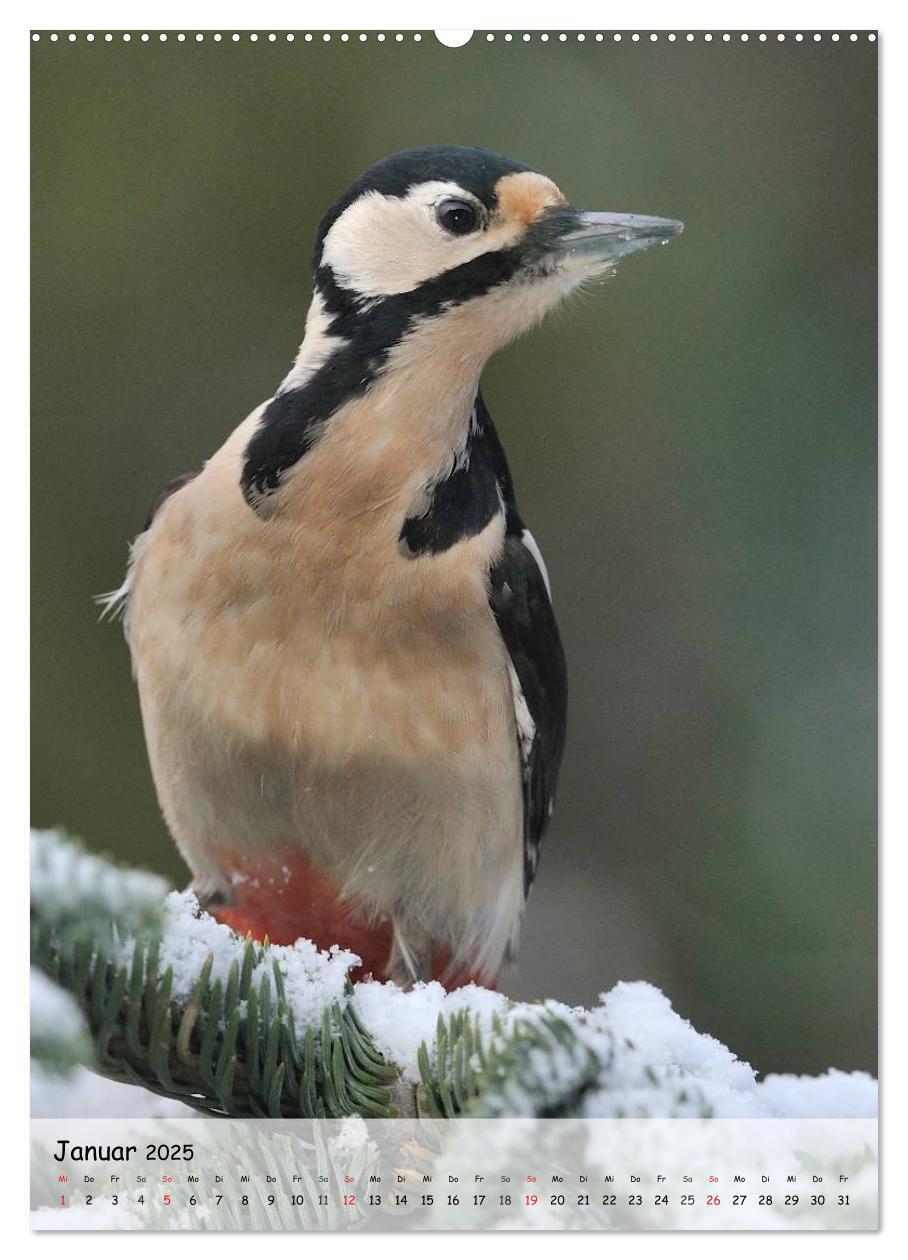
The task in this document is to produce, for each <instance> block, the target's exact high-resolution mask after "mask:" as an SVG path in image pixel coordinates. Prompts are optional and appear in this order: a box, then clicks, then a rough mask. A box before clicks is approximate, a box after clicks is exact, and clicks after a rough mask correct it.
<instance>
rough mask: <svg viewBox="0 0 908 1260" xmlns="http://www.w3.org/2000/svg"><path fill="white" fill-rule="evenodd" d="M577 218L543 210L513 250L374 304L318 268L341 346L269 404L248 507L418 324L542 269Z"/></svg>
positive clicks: (255, 445)
mask: <svg viewBox="0 0 908 1260" xmlns="http://www.w3.org/2000/svg"><path fill="white" fill-rule="evenodd" d="M574 218H575V212H574V211H572V210H569V209H561V208H553V209H552V210H550V211H547V212H546V213H545V214H544V215H543V216H541V217H540V219H538V220H537V222H536V223H535V224H533V226H532V227H531V228H530V229H529V231H528V232H527V233H526V234H525V236H524V237H523V239H522V240H521V241H520V242H519V244H517V245H516V246H512V247H511V248H509V249H503V250H493V251H489V252H488V253H486V254H480V255H479V256H478V257H477V258H472V259H470V260H469V261H468V262H465V263H461V265H460V266H459V267H452V268H451V269H450V270H449V271H444V272H442V273H441V275H438V276H435V277H433V278H432V279H431V280H426V281H425V282H424V283H423V284H421V285H419V287H418V288H416V289H413V290H411V291H410V292H408V293H394V294H391V295H389V296H388V297H383V298H380V299H378V300H374V299H369V298H362V297H360V296H359V295H357V294H355V293H352V292H351V291H350V290H348V289H344V288H342V287H341V286H340V285H339V284H338V283H337V281H336V280H335V278H334V273H333V271H332V270H331V268H330V267H326V266H322V267H319V268H318V270H317V271H316V274H315V284H316V288H317V290H318V292H319V293H320V294H321V297H322V300H323V302H324V309H325V313H326V314H327V315H328V316H329V318H330V323H329V325H328V327H327V329H326V333H327V335H328V336H330V337H337V338H340V339H342V341H343V342H344V344H343V345H341V346H340V348H339V349H337V350H335V352H334V353H333V354H332V355H331V357H330V358H329V359H327V360H326V362H325V363H323V364H322V365H321V367H319V368H318V369H317V370H316V371H315V372H314V373H313V374H312V376H311V377H310V378H309V379H308V380H307V381H306V383H305V384H304V385H301V386H299V387H295V388H294V387H291V388H290V389H286V390H284V391H282V392H281V393H279V394H276V395H275V397H274V398H273V399H272V400H271V402H270V403H269V404H268V406H267V407H266V408H265V411H264V412H263V414H262V418H261V420H260V421H259V425H258V428H257V429H256V431H255V433H254V434H253V436H252V438H251V440H250V442H249V445H248V446H247V448H246V456H245V461H244V465H243V472H242V475H241V479H240V484H241V487H242V491H243V495H244V497H245V498H246V501H247V502H248V503H249V504H250V505H251V506H253V507H256V506H257V505H258V504H259V503H260V502H261V501H262V499H264V498H265V497H267V496H268V495H269V494H272V493H273V492H274V491H275V490H277V489H278V488H279V487H280V484H281V481H282V478H283V477H284V475H285V474H286V473H287V472H288V471H289V469H291V468H292V467H293V466H294V464H296V463H297V462H298V461H299V460H300V459H302V457H303V456H304V455H305V454H306V452H307V451H308V450H310V449H311V447H312V446H313V445H314V443H315V442H316V441H317V440H318V436H319V434H320V431H321V429H322V427H323V424H324V422H327V421H328V420H329V419H330V418H331V416H332V415H333V414H334V413H335V412H336V411H337V410H338V408H339V407H341V406H342V405H343V404H344V403H345V402H347V401H348V400H349V399H351V398H356V397H359V396H361V395H362V394H364V393H365V392H366V390H367V389H368V388H369V386H370V385H371V384H372V382H373V381H374V380H375V379H376V377H377V376H379V375H380V374H381V372H382V371H383V370H384V368H385V366H386V364H387V361H388V356H389V355H390V353H391V351H392V350H393V349H394V347H395V346H396V345H398V344H399V343H400V342H401V340H402V339H403V338H404V337H405V336H406V335H407V333H409V332H411V331H412V329H413V328H414V327H415V325H416V324H417V323H418V322H419V321H420V320H425V319H431V318H432V317H434V316H437V315H440V314H441V313H442V312H443V311H444V310H447V309H450V308H451V307H453V306H459V305H460V304H461V303H463V302H467V301H469V300H470V299H471V298H476V297H481V296H482V295H483V294H485V293H488V292H489V291H490V290H491V289H493V288H495V287H496V285H499V284H504V283H506V282H507V281H509V280H511V279H512V278H513V277H514V276H515V275H516V274H517V272H518V271H520V270H522V269H527V270H528V279H529V276H530V275H531V274H532V272H533V270H534V269H535V268H537V267H541V268H544V267H545V266H546V261H547V258H548V257H549V247H550V245H551V243H552V241H553V239H555V238H556V237H557V236H558V235H559V234H560V233H561V232H563V231H564V230H565V227H566V226H569V224H570V223H571V222H572V221H573V219H574Z"/></svg>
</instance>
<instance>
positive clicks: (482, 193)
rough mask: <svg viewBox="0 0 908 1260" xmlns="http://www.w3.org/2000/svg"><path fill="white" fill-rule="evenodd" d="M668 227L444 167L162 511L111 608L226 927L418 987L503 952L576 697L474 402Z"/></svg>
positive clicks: (173, 806)
mask: <svg viewBox="0 0 908 1260" xmlns="http://www.w3.org/2000/svg"><path fill="white" fill-rule="evenodd" d="M678 230H680V225H678V224H675V223H672V222H670V221H668V220H662V219H645V218H641V217H639V216H627V215H613V214H607V215H603V214H592V215H591V214H585V213H581V212H579V211H577V210H574V209H572V208H571V207H570V206H568V205H567V203H566V201H565V199H564V197H563V195H562V194H561V192H560V191H559V189H558V188H557V187H556V185H555V184H553V183H552V181H551V180H549V179H548V178H547V177H545V176H543V175H540V174H539V173H537V172H535V171H533V170H531V169H530V168H529V167H527V166H525V165H523V164H522V163H519V162H514V161H513V160H511V159H507V158H502V157H500V156H499V155H496V154H492V153H489V152H486V151H484V150H479V149H465V148H443V147H435V148H425V149H416V150H408V151H405V152H403V153H400V154H396V155H394V156H393V157H392V158H388V159H385V160H384V161H383V162H379V163H377V164H376V165H375V166H374V167H372V168H370V170H369V171H367V172H366V173H365V174H364V175H363V176H361V177H360V178H359V179H358V180H357V181H355V183H354V184H353V185H352V186H351V188H350V189H349V190H348V191H347V193H346V194H344V196H343V197H342V198H341V199H340V200H339V201H338V202H337V203H336V204H335V206H334V207H332V209H331V210H330V211H329V212H328V214H327V215H326V216H325V218H324V219H323V220H322V223H321V226H320V228H319V232H318V235H317V240H316V250H315V263H314V295H313V301H312V305H311V307H310V311H309V316H308V319H307V322H306V333H305V337H304V340H303V343H302V346H301V347H300V351H299V354H298V356H297V358H296V361H295V363H294V365H293V367H292V368H291V370H290V372H289V373H288V375H287V377H286V379H285V380H284V382H283V383H282V384H281V386H280V388H279V389H278V390H277V392H276V393H275V395H274V397H273V398H271V399H270V400H269V401H268V402H267V403H265V404H264V405H263V406H262V407H260V408H258V409H257V410H256V411H255V412H253V414H252V415H251V416H249V417H248V418H247V420H246V421H244V422H243V423H242V424H241V425H240V426H239V427H238V428H237V429H235V430H234V432H233V433H232V434H231V435H230V437H228V439H227V440H226V442H225V443H224V445H223V446H222V447H221V448H220V450H218V451H217V452H215V454H214V455H213V456H212V457H211V458H210V459H209V460H208V461H207V462H206V463H205V465H204V466H203V468H202V469H201V470H200V471H199V472H198V473H196V474H191V475H187V476H186V477H184V478H180V479H178V480H177V481H176V482H174V483H172V484H171V485H170V486H169V487H168V488H167V491H165V492H164V494H162V495H161V496H160V497H159V500H158V503H157V504H156V508H155V511H154V512H153V513H152V517H151V518H150V520H149V522H148V524H147V526H146V529H145V531H144V532H143V533H142V534H141V535H140V536H139V538H138V539H137V540H136V543H135V544H134V547H133V553H132V554H133V558H132V564H131V569H130V572H129V574H128V576H127V580H126V583H125V584H124V586H123V588H121V592H120V595H121V596H122V597H123V599H124V600H125V603H126V624H127V634H128V638H129V643H130V648H131V652H132V658H133V665H134V669H135V673H136V679H137V683H138V687H139V694H140V699H141V702H142V714H143V721H144V725H145V732H146V738H147V743H148V748H149V756H150V759H151V764H152V770H153V773H154V777H155V783H156V786H157V790H158V796H159V799H160V801H161V805H162V808H163V811H164V814H165V817H166V820H167V823H168V825H169V827H170V829H171V831H172V833H173V835H174V837H175V839H176V841H177V843H178V845H179V847H180V849H181V851H182V852H183V854H184V856H185V858H186V860H187V862H188V864H189V866H190V867H191V869H192V871H193V875H194V881H195V886H196V888H197V889H198V891H199V893H200V896H201V897H202V898H203V899H204V900H205V901H206V902H207V903H208V904H209V905H210V906H211V907H212V910H213V912H214V913H217V914H218V916H219V917H220V918H222V919H223V920H224V921H226V922H228V923H231V924H233V926H235V927H237V928H238V929H240V930H244V931H245V930H251V931H253V932H254V933H256V934H258V935H264V934H266V933H267V935H268V936H269V937H270V938H271V940H273V941H282V940H293V939H295V937H296V936H299V935H305V936H308V937H310V938H311V939H313V940H315V941H316V942H317V943H318V944H319V945H321V946H323V947H327V946H330V945H332V944H335V943H337V944H340V945H342V946H347V947H349V948H352V949H353V950H355V951H356V952H357V953H359V954H360V956H361V958H362V960H363V966H364V968H366V969H368V970H371V971H373V972H374V973H376V974H385V975H388V976H390V977H392V978H394V979H397V980H399V981H401V982H409V981H411V980H412V979H414V978H425V977H428V976H430V975H433V974H434V975H437V976H441V977H442V978H444V979H445V980H447V981H448V982H454V981H456V980H463V979H465V978H467V977H472V978H476V979H479V980H482V981H485V982H490V981H492V980H494V978H495V977H496V976H497V975H498V972H499V970H500V968H501V965H502V962H503V960H504V959H505V958H506V957H507V956H509V955H510V954H512V953H513V949H514V944H515V941H516V936H517V931H518V927H519V923H520V918H521V913H522V910H523V904H524V900H525V897H526V893H527V891H528V890H529V887H530V884H531V883H532V881H533V878H534V877H535V874H536V869H537V864H538V857H539V849H540V844H541V841H542V837H543V833H544V831H545V828H546V824H547V821H548V818H549V815H550V814H551V811H552V803H553V800H554V795H555V789H556V785H557V779H558V771H559V767H560V764H561V758H562V752H563V748H564V736H565V721H566V705H567V676H566V669H565V661H564V654H563V651H562V647H561V642H560V639H559V635H558V629H557V626H556V623H555V618H554V614H553V612H552V605H551V600H550V592H549V589H548V578H547V575H546V571H545V565H544V563H543V562H542V558H541V555H540V553H539V549H538V547H537V546H536V544H535V542H534V540H533V538H532V536H531V534H530V533H529V531H528V530H527V529H526V527H525V526H524V524H523V521H522V520H521V517H520V515H519V513H518V509H517V504H516V500H515V495H514V488H513V484H512V480H511V476H510V473H509V470H508V466H507V461H506V459H505V455H504V451H503V448H502V445H501V442H500V440H499V437H498V434H497V433H496V430H495V427H494V425H493V424H492V420H491V417H490V416H489V414H488V411H487V410H486V407H485V404H484V402H483V400H482V396H481V394H480V392H479V380H480V376H481V373H482V369H483V367H484V365H485V363H486V361H487V359H488V358H489V356H490V355H491V354H492V353H494V352H495V350H497V349H500V348H502V347H503V346H505V345H506V344H507V343H508V342H509V341H511V340H512V339H513V338H514V337H515V336H517V335H519V334H520V333H521V332H523V331H525V330H526V329H528V328H529V327H531V326H532V325H533V324H534V323H535V322H537V321H538V320H539V319H540V318H541V317H542V316H543V315H544V314H545V312H546V311H547V310H549V309H550V308H551V307H552V306H554V305H555V304H557V302H559V301H560V300H561V299H562V298H563V297H564V296H565V295H566V294H568V293H570V292H571V290H572V289H574V288H576V287H577V285H578V284H579V283H581V282H582V281H584V280H585V279H587V278H589V277H591V276H596V275H600V274H602V273H604V272H606V271H609V270H611V269H612V268H613V267H614V265H615V263H616V261H617V260H618V259H619V258H620V257H622V256H623V255H625V254H627V253H630V252H633V251H634V250H636V249H640V248H643V247H644V246H645V245H648V244H652V243H654V242H656V241H664V240H667V239H669V238H670V237H671V236H672V235H674V234H675V233H676V232H677V231H678ZM511 423H513V421H511Z"/></svg>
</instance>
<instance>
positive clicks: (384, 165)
mask: <svg viewBox="0 0 908 1260" xmlns="http://www.w3.org/2000/svg"><path fill="white" fill-rule="evenodd" d="M532 169H533V168H532V167H530V166H527V165H525V163H523V162H517V161H515V160H514V158H509V157H504V156H503V155H502V154H500V153H493V152H492V151H491V150H490V149H478V148H473V147H471V146H470V145H459V144H427V145H422V146H421V147H419V148H415V149H401V151H400V152H399V153H392V154H391V155H390V157H386V158H382V159H381V161H380V162H375V163H374V164H373V165H372V166H370V167H369V168H368V170H365V171H363V173H362V175H360V176H359V178H358V179H355V180H354V181H353V183H352V184H351V185H350V187H349V188H348V189H347V191H346V192H345V193H344V195H343V196H342V197H340V198H339V199H338V200H337V201H336V202H335V203H334V205H333V206H332V207H331V209H330V210H329V211H328V212H327V213H326V214H325V216H324V217H323V219H322V221H321V223H320V224H319V226H318V231H317V232H316V236H315V259H314V263H315V267H316V268H317V267H318V265H319V262H320V261H321V256H322V246H323V244H324V240H325V237H326V236H327V235H328V233H329V232H330V230H331V228H332V226H333V225H334V223H335V222H336V221H337V220H338V219H339V218H340V216H341V215H342V214H343V213H344V211H345V210H346V209H347V208H348V206H352V205H353V203H354V201H358V200H359V198H360V197H362V196H363V194H364V193H368V192H377V193H381V194H382V195H383V196H385V197H403V196H405V195H406V193H407V190H408V189H410V188H412V187H413V186H414V185H415V184H423V183H425V182H427V181H428V180H433V179H437V180H451V181H452V182H453V183H456V184H459V185H460V187H461V188H463V189H464V191H466V192H470V193H472V194H473V196H474V197H476V198H477V200H479V201H481V202H482V204H483V205H484V206H485V207H486V208H487V209H488V210H493V209H494V208H495V186H496V184H497V183H498V181H499V180H500V179H501V178H502V176H504V175H515V174H518V173H519V172H521V171H529V170H532Z"/></svg>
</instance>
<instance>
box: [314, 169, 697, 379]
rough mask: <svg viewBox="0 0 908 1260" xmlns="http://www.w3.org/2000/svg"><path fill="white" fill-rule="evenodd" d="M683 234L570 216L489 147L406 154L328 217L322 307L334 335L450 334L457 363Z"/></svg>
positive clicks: (548, 184)
mask: <svg viewBox="0 0 908 1260" xmlns="http://www.w3.org/2000/svg"><path fill="white" fill-rule="evenodd" d="M681 230H682V224H680V223H678V222H676V221H674V220H671V219H658V218H651V217H648V216H644V215H634V214H623V213H590V212H587V211H581V210H577V209H575V208H574V207H573V206H571V205H569V204H568V202H567V200H566V198H565V196H564V194H563V193H562V192H561V190H560V189H559V188H558V186H557V185H556V184H555V183H554V182H553V181H552V180H551V179H549V178H548V176H546V175H543V174H541V173H540V172H538V171H534V170H532V169H531V168H530V167H528V166H525V165H524V164H523V163H522V162H516V161H514V160H512V159H511V158H506V157H502V156H500V155H499V154H497V153H491V152H489V151H487V150H484V149H476V148H465V147H448V146H441V145H439V146H429V147H425V148H418V149H407V150H404V151H403V152H401V153H396V154H394V155H393V156H391V157H388V158H385V159H384V160H383V161H380V162H377V163H376V164H375V165H374V166H372V167H370V168H369V169H368V170H367V171H366V172H365V173H364V174H363V175H361V176H360V177H359V179H357V180H356V181H355V182H354V183H353V184H352V185H351V187H350V188H349V189H348V190H347V192H346V193H345V194H344V195H343V196H342V197H341V198H340V200H339V201H338V202H337V203H336V204H335V205H334V206H332V208H331V209H330V210H329V211H328V213H327V214H326V215H325V217H324V218H323V220H322V222H321V224H320V226H319V230H318V234H317V238H316V246H315V259H314V271H315V287H316V294H317V299H318V305H319V308H320V309H321V310H323V311H324V313H325V314H326V315H327V316H328V318H329V319H330V320H331V321H332V323H333V327H332V328H331V331H332V332H333V333H334V334H335V335H341V336H347V337H349V336H354V335H356V333H357V332H358V331H359V332H360V334H361V333H362V331H363V325H366V326H369V327H370V328H371V330H372V333H373V335H374V336H376V337H377V338H381V337H382V336H386V337H400V336H405V335H406V334H407V333H409V332H412V331H414V329H416V328H417V327H419V328H420V329H421V331H422V340H423V341H428V342H431V341H432V340H434V339H435V338H437V340H438V342H439V344H450V341H449V339H450V338H451V337H454V338H455V346H456V351H457V352H458V353H461V354H463V353H468V352H469V350H470V348H471V345H472V346H473V348H474V349H475V352H476V355H477V357H479V358H485V357H488V355H489V354H490V353H492V352H493V351H494V350H496V349H498V348H499V347H500V346H502V345H504V344H506V343H507V342H508V341H510V340H511V339H512V338H513V337H515V336H516V335H518V334H519V333H521V332H523V331H524V330H525V329H526V328H528V327H530V326H531V325H532V324H534V323H535V322H536V321H537V320H538V319H540V318H541V317H542V316H543V315H544V314H545V313H546V311H547V310H549V309H550V308H551V307H553V306H554V305H556V304H557V303H558V302H559V301H560V300H561V299H562V298H563V297H564V296H566V295H567V294H568V293H570V292H571V290H573V289H575V288H576V287H577V286H578V285H580V284H582V283H583V282H584V281H586V280H589V279H592V278H594V277H597V276H601V275H603V274H605V273H608V272H610V271H611V270H612V269H613V268H614V266H615V264H616V263H617V262H618V261H619V260H620V259H621V258H624V257H626V256H627V255H628V254H631V253H635V252H637V251H638V250H641V249H646V248H647V247H648V246H650V245H656V244H665V243H667V242H668V241H669V240H671V238H672V237H673V236H676V235H677V234H678V233H679V232H680V231H681ZM427 321H431V324H428V325H427Z"/></svg>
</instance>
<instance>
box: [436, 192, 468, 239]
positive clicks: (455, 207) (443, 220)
mask: <svg viewBox="0 0 908 1260" xmlns="http://www.w3.org/2000/svg"><path fill="white" fill-rule="evenodd" d="M435 217H436V218H437V219H438V222H439V223H440V224H441V226H442V227H443V228H444V230H445V231H446V232H450V233H451V235H452V236H466V235H467V234H468V233H469V232H475V231H476V229H477V228H478V227H479V211H478V210H477V209H476V207H475V206H473V205H471V204H470V202H469V201H458V200H457V198H456V197H449V198H448V200H447V201H443V202H441V204H440V205H439V206H438V208H437V209H436V211H435Z"/></svg>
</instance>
